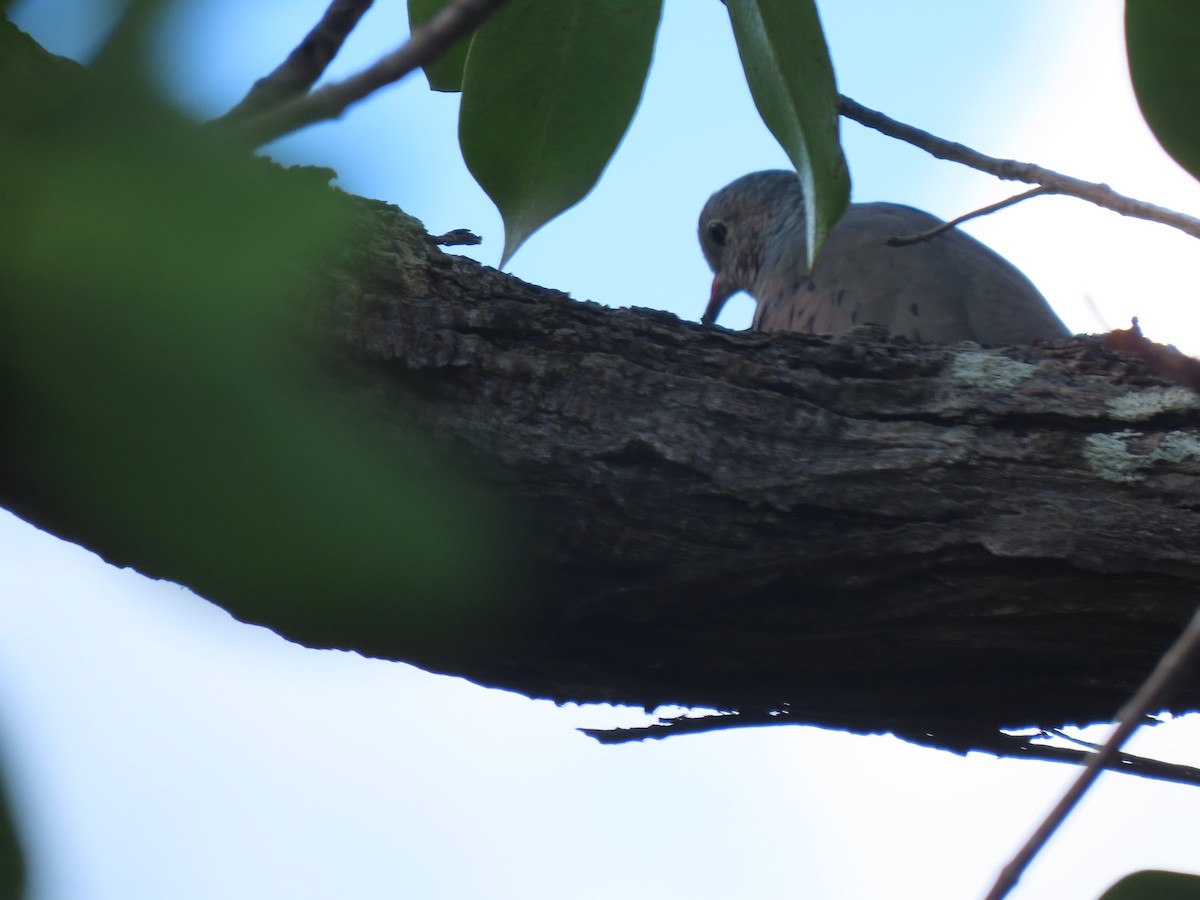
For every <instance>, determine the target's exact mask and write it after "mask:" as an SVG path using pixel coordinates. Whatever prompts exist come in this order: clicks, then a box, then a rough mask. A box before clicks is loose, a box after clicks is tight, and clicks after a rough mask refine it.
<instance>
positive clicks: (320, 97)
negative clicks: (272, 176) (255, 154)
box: [236, 0, 507, 147]
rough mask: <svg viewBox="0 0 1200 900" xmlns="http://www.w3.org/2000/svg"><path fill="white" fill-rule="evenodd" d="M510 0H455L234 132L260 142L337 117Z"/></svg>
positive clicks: (425, 61)
mask: <svg viewBox="0 0 1200 900" xmlns="http://www.w3.org/2000/svg"><path fill="white" fill-rule="evenodd" d="M506 2H507V0H456V2H454V3H451V4H449V5H448V6H446V7H445V8H444V9H442V11H441V12H439V13H438V14H437V15H436V16H434V17H433V18H432V19H430V20H429V21H428V22H426V23H425V24H424V25H422V26H421V27H420V28H418V29H416V30H415V31H414V32H413V33H412V36H411V37H410V38H409V40H408V42H407V43H406V44H404V46H402V47H400V48H399V49H398V50H394V51H393V52H391V53H389V54H388V55H387V56H384V57H381V58H380V59H378V60H376V62H375V63H373V64H372V65H371V66H370V67H368V68H366V69H364V70H363V71H361V72H359V73H358V74H357V75H352V76H351V77H350V78H347V79H346V80H345V81H339V82H336V83H335V84H330V85H326V86H325V87H323V88H320V89H319V90H316V91H313V92H312V93H311V94H306V95H305V96H303V97H297V98H295V99H293V100H289V101H287V102H285V103H283V104H282V105H280V106H277V107H275V108H274V109H271V110H268V111H267V112H265V113H263V114H262V115H260V116H258V117H256V118H254V119H251V120H249V121H247V122H245V123H243V124H240V125H239V126H237V129H236V132H237V133H238V134H239V135H240V136H241V137H242V138H243V139H244V140H245V141H246V142H247V143H248V144H250V145H251V146H254V147H258V146H260V145H262V144H265V143H267V142H268V141H273V140H275V139H276V138H279V137H282V136H283V135H285V134H290V133H291V132H293V131H297V130H299V129H301V128H303V127H305V126H306V125H311V124H313V123H314V122H321V121H323V120H325V119H336V118H338V117H340V116H341V114H342V113H343V112H345V111H346V109H347V108H348V107H349V106H350V105H351V104H354V103H357V102H358V101H359V100H362V99H363V98H364V97H367V96H369V95H370V94H372V93H374V92H375V91H377V90H378V89H379V88H381V87H383V86H384V85H387V84H391V83H393V82H395V81H399V80H400V79H401V78H403V77H404V76H405V75H407V74H408V73H409V72H411V71H413V70H414V69H417V68H419V67H421V66H424V65H426V64H428V63H431V62H433V61H434V60H436V59H438V58H440V57H441V56H442V55H443V54H444V53H445V52H446V51H447V50H449V49H450V48H451V47H453V46H454V45H455V44H456V43H458V41H460V40H462V39H463V38H464V37H466V36H467V35H468V34H470V33H471V32H473V31H474V30H475V29H476V28H478V27H479V26H480V25H481V24H482V23H483V22H484V21H485V20H486V19H487V18H488V16H490V15H491V14H492V13H494V12H495V11H496V10H497V9H499V8H500V7H501V6H503V5H504V4H505V3H506Z"/></svg>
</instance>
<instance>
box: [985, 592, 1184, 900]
mask: <svg viewBox="0 0 1200 900" xmlns="http://www.w3.org/2000/svg"><path fill="white" fill-rule="evenodd" d="M1198 653H1200V609H1197V610H1196V612H1195V613H1193V615H1192V618H1191V621H1189V622H1188V626H1187V628H1185V629H1184V631H1183V634H1181V635H1180V636H1179V639H1178V640H1176V641H1175V643H1174V644H1172V645H1171V647H1170V648H1169V649H1168V650H1167V652H1166V653H1164V654H1163V656H1162V658H1161V659H1160V660H1159V661H1158V664H1157V665H1156V666H1155V667H1154V671H1153V672H1151V673H1150V677H1149V678H1147V679H1146V681H1145V682H1144V683H1143V684H1142V686H1141V687H1139V688H1138V690H1137V693H1136V694H1134V695H1133V698H1132V699H1131V700H1130V701H1129V702H1128V703H1127V704H1125V705H1124V706H1123V707H1122V708H1121V711H1120V712H1119V713H1118V714H1117V726H1116V728H1114V729H1113V732H1112V734H1111V735H1109V738H1108V740H1106V741H1105V742H1104V744H1103V745H1102V746H1101V747H1100V749H1099V750H1097V751H1096V752H1095V753H1092V754H1089V755H1088V759H1087V762H1086V763H1085V765H1084V767H1083V771H1082V772H1080V773H1079V777H1078V778H1076V779H1075V781H1074V782H1073V783H1072V784H1071V786H1070V787H1069V788H1067V791H1066V793H1065V794H1063V796H1062V798H1061V799H1060V800H1059V801H1058V803H1057V804H1055V806H1054V808H1053V809H1052V810H1050V812H1049V813H1048V814H1047V816H1046V818H1045V819H1044V820H1043V821H1042V824H1041V825H1039V826H1038V828H1037V830H1036V831H1034V833H1033V834H1032V835H1031V836H1030V838H1029V840H1028V841H1026V842H1025V844H1024V846H1022V847H1021V849H1020V850H1018V851H1017V853H1016V854H1015V855H1014V856H1013V858H1012V860H1011V861H1010V862H1009V863H1008V865H1006V866H1005V867H1004V868H1003V869H1001V871H1000V875H999V877H997V879H996V883H995V884H994V885H992V889H991V890H990V891H988V894H987V897H986V898H985V900H1003V898H1004V897H1006V896H1008V892H1009V891H1011V890H1012V889H1013V888H1014V887H1016V885H1017V881H1018V880H1020V878H1021V874H1022V873H1023V872H1024V871H1025V869H1026V868H1027V867H1028V866H1029V864H1030V863H1031V862H1032V861H1033V858H1034V857H1035V856H1037V854H1038V851H1040V850H1041V849H1042V847H1043V846H1045V844H1046V841H1048V840H1050V838H1051V836H1053V834H1054V832H1055V831H1057V830H1058V827H1059V826H1060V825H1061V824H1062V823H1063V821H1064V820H1065V819H1066V817H1067V816H1068V815H1069V814H1070V812H1071V810H1072V809H1074V808H1075V805H1076V804H1077V803H1078V802H1079V801H1080V799H1081V798H1082V797H1083V795H1084V794H1085V793H1086V792H1087V790H1088V788H1090V787H1091V786H1092V784H1093V783H1094V782H1095V780H1096V779H1097V778H1098V777H1100V773H1101V771H1103V770H1104V769H1106V768H1111V767H1112V764H1113V763H1114V762H1116V761H1117V759H1118V758H1119V756H1120V749H1121V746H1122V745H1123V744H1124V743H1125V742H1126V741H1127V740H1129V738H1130V737H1131V736H1132V735H1133V733H1134V732H1135V731H1136V730H1137V729H1138V728H1140V727H1141V726H1142V725H1143V724H1144V723H1145V722H1146V717H1147V715H1148V714H1149V713H1152V712H1157V710H1158V709H1159V708H1160V705H1161V704H1162V703H1163V702H1164V700H1165V699H1166V697H1167V696H1168V695H1169V694H1170V693H1171V691H1173V690H1174V689H1175V688H1176V687H1177V686H1178V685H1179V682H1180V681H1181V680H1182V678H1183V676H1184V675H1185V674H1186V673H1187V671H1188V670H1189V669H1190V667H1191V664H1192V662H1193V661H1194V660H1195V659H1196V656H1197V654H1198Z"/></svg>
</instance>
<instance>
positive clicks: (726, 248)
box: [700, 171, 1070, 346]
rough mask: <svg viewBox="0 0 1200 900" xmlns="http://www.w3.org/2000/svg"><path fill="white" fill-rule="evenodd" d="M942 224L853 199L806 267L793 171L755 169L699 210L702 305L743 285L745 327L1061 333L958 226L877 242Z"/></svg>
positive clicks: (1004, 340) (800, 199)
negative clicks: (707, 276) (707, 287)
mask: <svg viewBox="0 0 1200 900" xmlns="http://www.w3.org/2000/svg"><path fill="white" fill-rule="evenodd" d="M940 224H942V223H941V221H940V220H939V219H937V218H936V217H934V216H931V215H929V214H928V213H924V212H921V211H920V210H917V209H913V208H912V207H909V206H899V205H897V204H894V203H854V204H851V205H850V208H849V209H848V210H847V211H846V214H845V215H844V216H843V217H842V218H841V220H840V221H839V222H838V223H837V225H835V226H834V228H833V231H832V232H830V235H829V238H828V239H827V240H826V242H825V245H824V246H823V247H822V248H821V251H820V253H819V254H818V255H817V260H816V264H815V266H814V267H813V271H812V273H811V275H810V274H809V271H808V253H807V240H806V237H805V222H804V195H803V193H802V191H801V187H800V179H799V178H797V177H796V174H795V173H794V172H784V171H772V172H755V173H753V174H750V175H745V176H743V177H742V178H739V179H737V180H736V181H734V182H732V183H730V184H729V185H727V186H726V187H724V188H722V189H721V190H719V191H717V192H716V193H715V194H713V195H712V197H710V198H709V200H708V202H707V203H706V204H705V205H704V210H703V212H701V214H700V246H701V248H702V249H703V250H704V256H705V259H707V260H708V264H709V266H710V267H711V268H712V270H713V272H714V273H715V277H714V278H713V286H712V295H711V297H710V298H709V302H708V308H707V309H706V310H705V312H704V318H703V321H704V322H705V323H706V324H711V323H712V322H715V321H716V319H717V316H718V315H719V314H720V312H721V309H722V307H723V306H724V305H725V301H726V300H728V299H729V297H731V296H732V295H733V294H735V293H737V292H738V291H746V292H747V293H749V294H750V295H751V296H753V297H754V299H755V300H756V301H757V303H758V307H757V309H756V310H755V313H754V322H753V324H752V326H751V328H753V329H754V330H756V331H801V332H806V333H808V334H834V335H837V334H844V333H845V332H847V331H849V330H850V329H851V328H853V327H855V326H856V325H866V324H875V325H882V326H883V327H885V328H886V329H887V330H888V331H889V332H891V333H892V334H898V335H906V336H908V337H911V338H915V339H917V340H924V341H934V342H937V343H956V342H958V341H964V340H969V341H975V342H977V343H980V344H984V345H989V346H997V345H1002V344H1028V343H1032V342H1033V341H1036V340H1046V339H1052V338H1064V337H1069V336H1070V332H1069V331H1068V330H1067V328H1066V326H1064V325H1063V323H1062V322H1061V321H1060V320H1059V318H1058V316H1056V315H1055V314H1054V311H1053V310H1052V309H1051V308H1050V306H1049V304H1047V303H1046V301H1045V299H1044V298H1043V297H1042V295H1041V294H1040V293H1038V290H1037V288H1035V287H1034V286H1033V284H1032V283H1030V281H1029V279H1028V278H1026V277H1025V276H1024V275H1022V274H1021V273H1020V272H1019V271H1017V269H1015V268H1014V267H1013V266H1012V265H1011V264H1010V263H1008V262H1007V261H1005V260H1004V259H1003V258H1001V257H1000V256H999V255H997V254H996V253H994V252H993V251H992V250H989V249H988V248H987V247H985V246H984V245H983V244H981V243H979V241H977V240H975V239H974V238H972V237H971V236H970V235H967V234H965V233H964V232H962V231H959V230H958V229H957V228H952V229H949V230H948V231H945V232H942V233H941V234H939V235H937V236H936V237H933V238H931V239H929V240H926V241H922V242H920V243H917V244H911V245H908V246H902V247H889V246H888V245H887V239H888V238H890V237H895V236H903V235H911V234H916V233H919V232H923V231H928V230H929V229H931V228H934V227H936V226H937V225H940Z"/></svg>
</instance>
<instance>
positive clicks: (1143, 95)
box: [1125, 0, 1200, 178]
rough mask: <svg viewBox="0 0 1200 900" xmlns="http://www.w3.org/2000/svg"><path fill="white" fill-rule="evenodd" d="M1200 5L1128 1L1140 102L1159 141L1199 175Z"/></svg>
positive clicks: (1132, 70) (1128, 41) (1128, 45)
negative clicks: (1197, 112)
mask: <svg viewBox="0 0 1200 900" xmlns="http://www.w3.org/2000/svg"><path fill="white" fill-rule="evenodd" d="M1198 48H1200V5H1197V4H1195V3H1181V2H1179V0H1127V2H1126V3H1125V49H1126V53H1127V54H1128V56H1129V75H1130V78H1131V79H1132V81H1133V90H1134V93H1135V94H1136V95H1137V100H1138V105H1139V106H1140V107H1141V109H1142V115H1143V116H1144V117H1145V119H1146V122H1147V124H1148V125H1149V126H1150V129H1151V130H1152V131H1153V132H1154V135H1155V137H1157V138H1158V142H1159V143H1160V144H1162V145H1163V148H1164V149H1165V150H1166V151H1167V152H1168V153H1169V154H1171V156H1172V157H1173V158H1174V159H1175V161H1176V162H1177V163H1179V164H1180V165H1181V166H1183V167H1184V168H1185V169H1187V170H1188V171H1189V172H1191V173H1192V175H1193V176H1194V177H1196V178H1200V116H1197V115H1196V110H1197V107H1198V106H1200V49H1198Z"/></svg>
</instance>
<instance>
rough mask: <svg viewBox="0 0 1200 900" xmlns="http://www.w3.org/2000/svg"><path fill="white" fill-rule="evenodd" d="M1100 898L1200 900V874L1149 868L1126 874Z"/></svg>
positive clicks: (1110, 899) (1111, 899) (1108, 899)
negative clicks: (1185, 873)
mask: <svg viewBox="0 0 1200 900" xmlns="http://www.w3.org/2000/svg"><path fill="white" fill-rule="evenodd" d="M1100 900H1200V876H1196V875H1184V874H1182V873H1180V872H1161V871H1155V870H1147V871H1145V872H1134V873H1133V874H1132V875H1126V876H1125V877H1124V878H1122V879H1121V880H1120V881H1118V882H1117V883H1116V884H1114V885H1113V886H1112V887H1110V888H1109V889H1108V890H1107V891H1105V892H1104V893H1103V894H1102V895H1101V896H1100Z"/></svg>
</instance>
